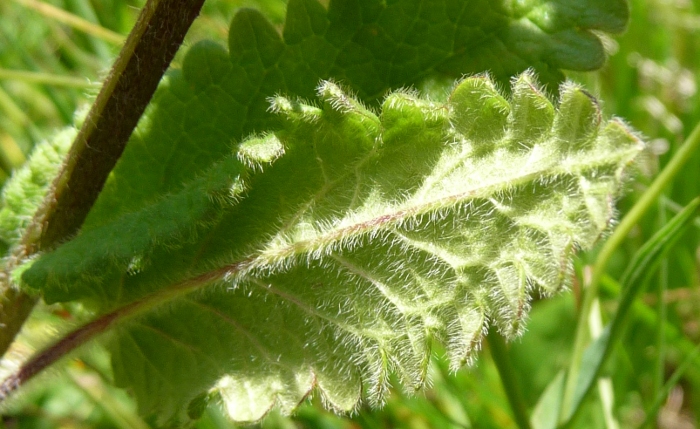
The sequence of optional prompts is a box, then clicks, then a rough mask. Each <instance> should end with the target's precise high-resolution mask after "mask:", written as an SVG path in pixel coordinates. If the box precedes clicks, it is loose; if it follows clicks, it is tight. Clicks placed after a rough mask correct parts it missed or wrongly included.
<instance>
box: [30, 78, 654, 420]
mask: <svg viewBox="0 0 700 429" xmlns="http://www.w3.org/2000/svg"><path fill="white" fill-rule="evenodd" d="M494 88H495V87H494V84H493V82H492V81H491V80H490V79H489V78H488V77H485V76H475V77H471V78H467V79H465V80H463V81H462V82H461V83H459V85H457V86H456V88H455V89H454V91H453V92H452V94H451V96H450V98H449V101H448V102H447V103H446V104H443V103H437V102H431V101H427V100H424V99H421V98H419V97H417V95H416V94H413V93H411V92H406V91H399V92H395V93H392V94H391V95H389V96H388V97H387V98H386V99H385V101H384V102H383V104H382V107H381V111H380V112H379V113H374V111H373V110H372V109H368V108H366V107H364V106H363V105H362V104H361V103H360V102H358V101H357V100H356V99H355V98H353V97H352V96H350V95H348V94H347V93H345V92H343V91H342V90H341V89H340V88H339V87H338V86H337V85H335V84H333V83H330V82H325V83H323V84H322V85H321V86H320V87H319V89H318V98H319V106H313V105H309V104H305V103H303V102H301V101H297V100H293V99H288V98H284V97H281V96H277V97H275V98H274V99H272V100H271V103H272V110H274V111H275V112H277V113H278V114H279V115H280V118H281V119H280V122H281V124H282V128H281V129H280V131H278V132H276V133H275V134H270V135H267V136H263V137H255V138H252V139H250V140H246V141H245V142H244V143H242V144H241V145H240V146H239V148H238V153H239V158H242V159H245V158H246V157H251V156H253V155H252V154H259V155H257V156H258V157H259V158H265V159H266V160H268V161H269V160H272V159H273V158H274V157H276V156H279V155H280V154H281V153H282V152H284V154H283V155H281V156H280V157H279V158H278V159H276V160H274V162H273V163H272V165H270V166H268V167H266V168H265V171H263V172H258V173H255V174H252V173H250V174H248V175H247V176H246V177H245V178H244V179H238V178H240V177H242V175H241V173H240V165H241V163H238V164H236V163H234V162H231V161H224V163H223V164H217V165H216V166H215V167H214V168H213V170H212V171H214V172H213V173H212V172H210V173H206V174H204V175H203V176H202V177H203V178H204V179H197V180H196V181H194V182H192V184H190V185H188V186H186V187H185V188H184V190H183V191H181V192H179V193H174V194H173V195H172V196H171V197H168V198H164V199H162V200H159V201H157V202H155V203H153V204H152V205H150V206H147V207H146V208H144V209H142V210H140V211H137V212H134V213H132V214H127V215H125V216H122V217H120V218H117V219H116V220H114V221H112V222H110V223H107V224H105V225H103V226H101V227H95V228H94V229H93V230H90V231H86V232H85V233H83V234H81V235H79V236H78V237H77V238H76V239H74V240H73V241H71V242H69V243H67V244H65V245H64V246H62V247H60V248H59V249H57V250H56V251H55V252H52V253H49V254H46V255H44V256H43V257H42V258H40V259H38V260H37V261H35V262H34V263H33V265H31V267H29V268H28V269H27V270H26V271H25V272H24V274H23V280H24V281H25V282H26V283H27V284H28V285H29V286H30V287H32V288H35V289H41V290H42V292H43V293H44V296H45V297H46V298H47V299H49V300H57V301H66V300H75V299H89V300H90V301H91V302H92V303H93V305H95V306H96V307H97V308H99V309H101V311H107V310H110V309H113V308H117V310H116V311H117V312H118V311H119V310H118V309H119V308H120V307H121V306H129V308H131V309H132V310H133V309H134V308H136V310H133V311H132V310H129V311H130V313H129V314H134V313H136V314H138V315H137V316H136V317H133V318H132V319H131V320H129V321H123V322H122V323H121V324H119V325H118V327H117V328H116V330H115V332H114V334H113V335H112V336H111V340H110V348H111V350H112V353H113V357H112V363H113V366H114V372H115V379H116V382H117V383H118V384H119V385H120V386H124V387H129V388H130V389H131V390H132V391H133V392H134V393H135V394H136V396H137V398H138V401H139V405H140V407H141V410H142V412H144V413H146V414H149V413H157V414H159V415H160V416H161V417H164V418H169V417H172V416H175V415H178V414H180V413H181V412H182V410H183V409H185V408H186V404H187V403H188V402H189V401H191V400H193V399H197V400H198V401H201V398H203V397H208V396H211V395H208V394H205V395H202V393H203V392H205V391H207V390H211V389H213V390H211V391H212V392H216V393H217V395H215V396H220V397H221V398H223V402H224V404H225V407H226V408H227V410H228V413H229V414H230V416H231V417H232V418H233V419H234V420H238V421H254V420H257V419H259V418H261V417H262V416H263V415H264V414H265V413H266V412H267V411H268V410H269V409H270V408H271V407H272V406H273V405H274V404H277V405H278V406H279V407H280V408H281V409H282V410H283V411H284V412H290V411H291V410H292V409H293V408H294V407H295V406H296V405H297V404H298V403H299V402H300V401H301V400H302V399H303V398H304V397H305V396H307V395H308V394H309V392H310V391H311V389H312V388H313V387H314V386H316V387H318V388H319V390H320V392H321V394H322V395H323V397H324V399H325V402H326V403H327V404H328V405H329V406H330V407H331V408H334V409H336V410H341V411H348V410H351V409H353V408H354V407H355V406H356V404H357V402H358V400H359V399H360V397H361V391H363V390H364V396H365V397H366V398H367V399H368V400H369V401H370V402H371V403H373V404H379V403H381V402H382V401H383V398H384V397H385V395H386V393H387V390H388V387H389V386H388V383H389V382H388V376H389V374H390V373H391V372H396V373H397V374H398V376H399V378H400V379H401V380H402V382H403V383H404V384H405V385H406V386H407V387H408V388H409V389H418V388H420V387H422V386H423V385H424V384H425V383H426V381H427V380H426V369H427V364H428V360H429V356H430V345H431V342H432V341H433V340H434V339H435V340H438V341H440V342H442V343H444V344H445V345H446V348H447V354H448V357H449V359H450V362H451V367H452V368H453V369H457V368H459V367H460V366H462V365H463V364H464V363H466V362H468V361H469V360H470V359H471V358H472V353H473V352H474V350H475V349H477V348H478V346H479V343H480V341H481V338H482V335H483V333H484V332H485V329H486V328H487V326H489V325H492V326H496V327H497V328H498V329H499V331H500V332H501V333H502V334H503V335H505V336H506V337H507V338H513V337H514V336H516V335H518V334H519V333H520V332H522V329H523V322H524V319H525V317H526V315H527V311H528V307H529V300H530V295H531V293H532V292H533V291H538V292H539V293H543V294H551V293H553V292H556V291H558V290H560V289H561V288H562V287H565V286H566V284H567V283H568V280H569V277H570V271H571V268H570V264H571V256H572V254H573V252H574V250H575V249H576V248H577V246H581V247H584V248H588V247H590V246H591V245H592V244H593V243H594V242H595V241H596V240H597V239H598V237H599V236H600V234H601V233H602V232H603V231H604V230H605V229H607V227H608V224H609V219H610V218H611V216H612V214H613V208H612V204H611V201H612V199H613V198H614V196H615V195H616V194H617V193H618V188H619V183H620V179H621V177H622V175H623V170H624V168H625V166H627V165H628V164H629V163H630V162H631V161H632V160H633V159H634V157H635V156H636V155H637V153H638V152H639V151H640V149H641V147H642V144H641V142H640V141H639V140H638V139H637V137H635V135H634V134H633V133H631V132H630V131H629V129H628V128H627V127H626V126H625V125H624V124H623V123H621V122H620V121H619V120H612V121H608V122H604V121H602V119H601V116H600V112H599V110H598V106H597V104H596V103H595V101H594V100H593V99H592V98H591V97H590V96H589V95H588V94H587V93H586V92H585V91H583V90H582V89H581V88H579V87H577V86H575V85H573V84H566V85H564V86H563V87H562V93H561V100H560V102H559V109H558V110H557V111H555V108H554V107H553V106H552V104H551V103H550V102H549V101H548V100H547V98H546V97H545V96H544V95H543V94H542V92H541V91H540V90H539V89H538V88H537V86H536V84H535V83H534V80H533V77H532V76H531V74H528V73H526V74H524V75H522V76H520V77H519V78H518V79H517V80H515V81H514V83H513V90H512V97H511V98H510V99H506V98H505V97H504V96H502V95H501V94H499V93H498V92H497V91H496V90H495V89H494ZM465 112H466V113H465ZM531 123H534V124H537V126H533V127H530V124H531ZM494 124H502V127H501V128H497V129H494V128H493V126H494ZM280 144H281V145H282V147H283V150H282V149H280ZM260 154H268V155H267V156H266V157H263V156H262V155H260ZM227 162H228V163H230V164H231V165H232V166H234V165H237V166H238V167H236V168H230V167H229V166H227ZM246 171H249V169H248V170H246ZM227 174H228V176H227ZM209 177H215V178H217V180H216V181H215V182H216V183H222V184H224V186H223V187H222V186H219V185H217V186H216V188H217V189H223V188H226V187H230V183H234V182H235V183H243V184H244V186H237V187H236V189H239V188H242V187H244V188H246V189H247V191H245V193H244V194H243V193H241V194H236V195H237V196H239V198H237V199H235V200H231V199H228V200H226V201H225V202H224V203H225V204H222V205H221V206H220V211H221V212H222V213H221V214H220V217H219V218H216V219H214V220H211V219H210V218H208V219H210V220H209V221H207V222H200V223H199V224H198V226H197V228H196V231H195V234H193V235H195V236H196V237H192V238H191V240H190V241H189V242H186V243H181V244H180V245H179V246H173V244H172V243H171V242H170V241H169V240H168V237H169V236H170V234H172V233H171V232H170V231H165V230H158V229H154V230H153V232H152V233H151V234H150V235H149V237H151V239H150V242H149V243H148V244H147V245H145V246H141V244H138V245H135V244H131V243H128V242H126V243H121V244H117V243H115V241H116V240H117V238H118V237H117V238H115V237H114V234H112V231H127V233H125V234H124V235H123V237H121V238H123V239H125V240H132V239H134V242H136V243H140V242H138V241H137V240H136V239H135V238H132V234H131V233H128V231H130V230H134V231H143V230H144V228H145V226H144V225H147V224H149V223H150V222H152V219H153V218H154V217H158V218H159V219H170V218H173V219H174V220H173V221H172V222H175V223H178V222H179V221H178V220H177V219H178V217H179V216H183V215H184V216H191V215H190V213H194V212H198V210H200V209H199V208H197V207H193V208H192V210H188V211H182V210H180V211H176V210H172V207H175V206H177V204H175V203H173V201H180V200H182V199H183V198H185V197H183V195H190V194H193V195H194V194H197V192H195V191H194V190H195V189H201V187H202V186H203V185H202V184H203V183H204V184H206V183H210V182H211V180H210V179H208V178H209ZM234 179H236V180H242V182H237V181H236V180H234ZM185 199H186V198H185ZM188 201H189V200H188ZM198 204H199V202H198ZM200 212H201V211H200ZM190 222H192V219H190V218H188V219H187V221H186V222H181V223H182V224H186V223H190ZM129 245H131V246H134V248H138V249H139V253H138V255H129V254H128V252H124V253H123V254H121V253H120V254H115V253H114V251H113V250H112V249H113V248H116V249H120V248H124V246H129ZM129 256H138V259H139V261H140V262H139V264H140V265H139V267H140V269H139V270H130V265H131V264H132V259H130V258H129ZM198 408H199V406H197V407H195V409H198Z"/></svg>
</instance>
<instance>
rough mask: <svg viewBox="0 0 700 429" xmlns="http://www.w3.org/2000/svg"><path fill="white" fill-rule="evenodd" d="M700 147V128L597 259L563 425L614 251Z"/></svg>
mask: <svg viewBox="0 0 700 429" xmlns="http://www.w3.org/2000/svg"><path fill="white" fill-rule="evenodd" d="M699 147H700V124H698V125H697V126H696V127H695V129H693V131H692V132H691V133H690V135H689V136H688V138H687V139H686V141H685V142H684V143H683V145H682V146H681V148H680V149H679V150H678V151H677V152H676V153H675V155H674V156H673V158H671V160H670V161H669V163H668V164H667V165H666V167H665V168H664V169H663V170H662V171H661V173H660V174H659V175H658V176H657V177H656V179H655V180H654V182H653V183H652V184H651V186H649V188H648V189H647V191H646V192H645V193H644V195H642V197H641V198H640V199H639V201H637V203H636V204H635V205H634V207H632V209H631V210H630V211H629V213H627V215H626V216H625V217H624V218H623V219H622V221H621V222H620V224H619V225H618V226H617V228H616V229H615V232H614V233H613V234H612V235H611V236H610V238H609V239H608V240H607V241H606V242H605V245H603V248H602V249H601V250H600V253H599V255H598V259H597V260H596V263H595V265H594V267H593V274H592V276H591V282H590V284H589V285H588V287H587V288H586V289H585V291H584V297H583V303H582V305H581V311H580V313H579V319H578V323H577V325H576V337H575V340H574V348H573V353H572V358H571V365H570V367H569V372H568V374H567V377H566V385H565V387H564V400H563V402H562V409H561V410H560V411H561V412H560V423H564V422H566V421H567V420H568V419H569V418H570V417H571V415H572V414H573V412H574V411H575V410H571V407H572V405H573V404H572V401H573V399H574V392H575V391H576V383H577V380H578V376H579V372H580V370H581V357H582V356H583V351H584V350H585V348H586V344H587V339H588V328H587V327H588V324H587V320H588V315H589V314H590V312H591V308H592V306H593V302H594V300H595V298H596V297H597V296H598V287H599V284H600V280H601V279H602V278H603V276H604V274H605V269H606V267H607V265H608V262H609V261H610V258H611V257H612V255H613V253H615V250H617V248H618V247H619V246H620V245H621V244H622V242H623V241H624V240H625V238H626V237H627V234H629V232H630V230H631V229H632V228H633V227H634V225H636V224H637V222H639V220H640V219H641V218H642V216H644V214H645V213H646V212H647V211H648V210H649V209H650V208H651V207H653V206H654V205H655V204H656V202H657V200H658V198H659V196H660V195H661V193H662V192H663V190H664V189H665V188H666V186H667V185H668V184H669V183H671V180H673V178H674V177H675V176H676V175H677V174H678V173H679V172H680V170H681V168H682V167H683V165H684V164H685V163H686V162H687V161H688V159H690V157H691V156H692V155H693V153H694V152H695V151H697V150H698V148H699Z"/></svg>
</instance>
